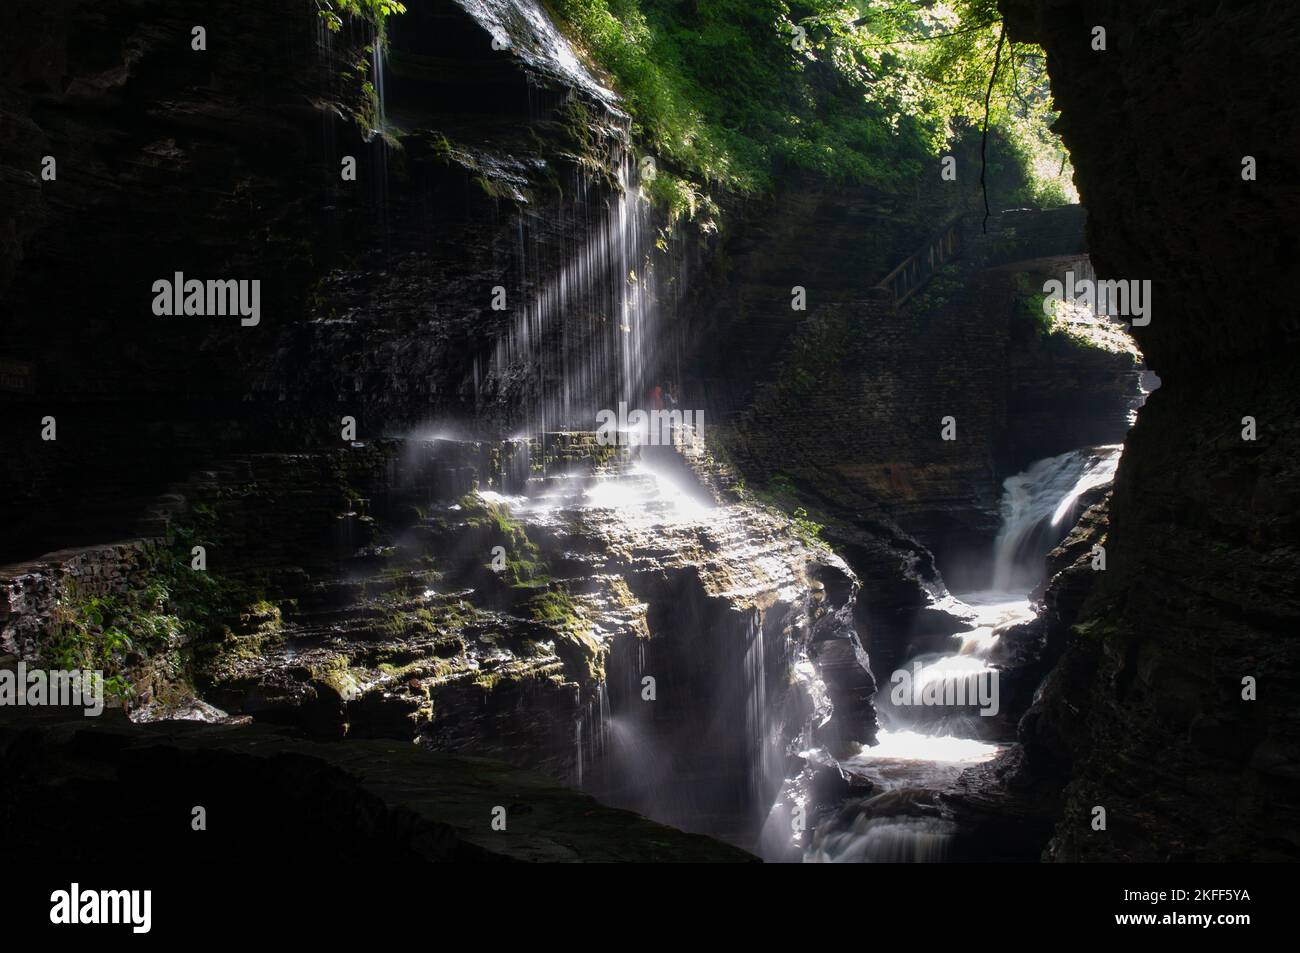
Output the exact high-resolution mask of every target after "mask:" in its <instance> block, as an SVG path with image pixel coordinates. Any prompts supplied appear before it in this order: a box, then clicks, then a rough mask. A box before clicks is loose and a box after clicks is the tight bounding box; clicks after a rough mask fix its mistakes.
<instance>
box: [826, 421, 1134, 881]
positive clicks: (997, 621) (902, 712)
mask: <svg viewBox="0 0 1300 953" xmlns="http://www.w3.org/2000/svg"><path fill="white" fill-rule="evenodd" d="M1121 450H1122V447H1119V446H1108V447H1099V448H1095V449H1091V450H1077V451H1071V452H1069V453H1063V454H1060V455H1059V456H1055V457H1049V458H1047V459H1044V460H1039V461H1037V462H1036V463H1034V464H1032V465H1030V466H1029V467H1028V468H1027V469H1026V470H1025V471H1024V472H1022V473H1017V474H1015V475H1014V476H1011V477H1008V478H1007V479H1006V480H1005V481H1004V482H1003V497H1002V528H1001V531H1000V532H999V533H998V536H997V539H996V541H995V543H994V546H993V552H992V554H991V559H990V562H991V569H992V572H991V578H992V581H993V588H991V589H987V590H981V591H977V592H966V593H958V594H956V598H957V599H958V600H959V601H960V602H962V603H964V604H965V606H966V607H967V608H968V609H969V610H970V615H971V618H972V620H973V621H974V623H975V624H974V626H972V628H971V629H970V630H968V631H967V632H963V633H959V634H958V636H957V638H958V640H959V645H960V648H959V649H958V650H957V651H955V652H937V653H928V654H924V655H919V656H916V657H914V658H912V659H909V660H908V662H907V663H906V666H905V668H904V669H903V670H902V671H905V672H906V673H907V676H908V681H907V684H909V685H910V686H912V687H913V688H914V689H917V688H919V689H920V690H922V691H925V690H927V689H928V690H929V691H930V692H932V693H933V697H937V698H940V699H943V698H955V699H963V698H964V699H966V700H967V701H968V702H969V701H970V700H971V699H974V700H975V701H976V702H977V703H980V702H990V701H992V702H993V703H994V705H995V704H996V693H993V692H992V691H991V689H992V688H993V687H994V686H995V684H996V679H997V677H998V674H997V671H996V669H994V668H993V666H991V665H990V664H989V661H988V658H989V656H990V654H991V652H992V651H993V648H994V646H995V645H996V643H997V640H998V637H999V635H1000V633H1001V632H1002V631H1003V630H1005V629H1006V628H1008V627H1009V626H1012V625H1016V624H1019V623H1021V622H1026V621H1028V620H1030V619H1032V618H1033V617H1034V609H1033V606H1032V604H1031V603H1030V599H1029V594H1030V590H1031V589H1032V588H1033V587H1034V586H1036V585H1037V584H1038V583H1039V582H1041V581H1042V577H1043V574H1044V571H1045V567H1044V564H1043V559H1044V557H1045V556H1046V555H1047V553H1048V552H1049V551H1050V550H1051V549H1052V547H1053V546H1055V545H1056V544H1057V543H1058V542H1060V540H1061V539H1062V538H1063V537H1064V536H1065V535H1066V534H1067V533H1068V532H1069V530H1070V529H1071V528H1072V527H1073V526H1074V523H1075V521H1076V519H1077V518H1078V515H1079V514H1078V512H1077V510H1078V507H1079V502H1080V499H1081V498H1082V497H1083V496H1084V495H1085V494H1087V493H1088V492H1089V491H1090V490H1093V489H1095V488H1097V487H1100V486H1103V485H1105V484H1106V483H1109V482H1110V481H1111V480H1112V479H1113V478H1114V475H1115V470H1116V468H1117V466H1118V465H1119V458H1120V453H1121ZM897 675H898V673H895V678H890V679H888V680H882V682H883V684H882V686H881V689H880V691H879V693H878V694H877V696H876V709H877V712H878V714H879V717H880V722H881V725H882V730H881V731H880V734H879V736H878V743H877V744H876V745H874V746H872V747H864V748H863V749H862V751H861V752H860V753H859V754H858V755H857V756H856V757H853V758H849V759H847V760H846V761H842V762H841V767H842V768H843V769H844V770H846V771H848V772H849V773H851V774H857V775H860V776H862V777H864V778H867V779H868V780H870V781H871V782H872V784H873V786H874V789H875V790H876V791H880V792H883V793H879V794H876V795H875V796H874V797H871V798H869V799H863V800H858V801H851V802H848V803H847V804H846V805H845V806H844V807H842V808H841V809H840V810H839V811H838V812H837V813H836V814H835V815H834V816H833V817H831V818H829V819H828V820H827V821H826V822H825V823H824V824H822V825H819V827H818V829H817V832H816V837H815V838H814V840H813V843H812V844H811V845H810V847H809V848H808V851H807V852H806V854H805V858H804V859H805V860H807V861H812V862H837V863H879V862H891V861H892V862H933V861H942V860H944V859H946V858H947V856H948V852H949V849H950V846H951V842H952V839H953V837H954V836H956V834H957V830H956V828H955V826H954V825H953V824H951V823H950V822H948V821H946V820H944V819H943V818H940V817H937V816H935V815H936V807H935V805H934V803H933V800H932V797H933V793H934V792H936V791H937V790H939V789H941V788H943V787H944V786H946V785H947V784H949V783H951V782H952V781H954V780H955V779H956V778H957V776H958V775H959V774H960V773H961V772H962V771H964V770H966V769H967V768H969V767H970V766H972V765H974V764H978V763H979V762H982V761H986V760H988V759H990V758H992V757H993V756H994V755H996V754H997V752H998V750H999V745H998V744H996V743H995V742H994V741H991V740H988V739H989V737H990V731H989V729H990V728H991V727H992V725H991V722H992V719H986V718H985V716H983V715H981V714H980V712H979V711H977V710H976V709H977V708H978V707H979V705H978V704H968V705H966V706H965V707H960V706H959V707H954V706H952V705H951V704H937V705H929V704H915V698H916V696H915V695H912V696H911V697H910V698H903V699H902V702H903V703H901V704H896V703H895V695H894V689H895V687H896V685H897V684H899V683H901V679H898V680H896V677H897ZM980 688H986V689H989V691H987V692H986V694H985V695H984V696H982V697H981V696H980V694H979V689H980ZM990 696H991V697H990ZM985 707H986V708H990V707H992V706H990V705H986V706H985Z"/></svg>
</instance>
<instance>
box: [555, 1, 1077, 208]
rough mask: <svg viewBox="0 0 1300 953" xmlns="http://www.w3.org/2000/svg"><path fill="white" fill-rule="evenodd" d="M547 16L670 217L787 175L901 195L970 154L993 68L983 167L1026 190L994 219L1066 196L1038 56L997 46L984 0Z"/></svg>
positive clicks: (995, 25)
mask: <svg viewBox="0 0 1300 953" xmlns="http://www.w3.org/2000/svg"><path fill="white" fill-rule="evenodd" d="M547 3H548V5H549V6H550V8H551V9H552V10H553V11H554V13H555V14H556V15H557V17H558V19H559V20H560V21H561V22H562V23H565V24H567V26H568V31H569V33H570V35H571V36H572V37H573V38H574V39H575V42H577V43H578V44H579V45H580V46H582V47H584V48H585V50H586V52H587V53H588V54H589V55H590V57H591V58H592V59H593V60H594V61H595V62H596V63H597V64H598V65H600V66H602V67H603V68H605V69H606V70H607V71H608V72H609V73H610V74H612V77H613V80H614V83H615V85H616V87H617V88H618V90H619V92H620V93H621V94H622V95H623V96H624V97H625V99H626V100H627V103H628V106H629V108H630V109H631V111H632V113H633V116H634V120H635V129H634V131H635V133H636V135H637V137H638V139H639V140H640V141H641V142H642V143H643V144H644V145H645V146H646V147H647V148H649V149H651V150H653V151H654V153H655V154H656V156H657V159H658V164H659V172H660V174H659V175H658V176H657V177H656V178H655V180H654V182H653V183H652V185H651V190H652V191H653V192H655V193H656V195H657V196H658V197H659V198H660V199H661V200H664V201H666V202H667V203H668V204H669V205H670V206H671V207H672V208H673V211H674V212H675V213H679V214H680V213H683V212H685V213H693V212H694V211H696V210H697V209H698V208H699V207H701V206H704V207H708V204H709V199H708V195H709V193H711V192H716V191H731V192H737V193H741V194H745V193H755V192H763V191H765V190H767V189H769V188H770V187H771V185H772V183H773V181H774V178H775V177H776V176H777V175H779V174H781V173H783V172H786V171H803V172H810V173H813V174H816V175H820V176H825V177H826V178H828V179H830V180H832V181H837V182H845V183H871V184H875V185H879V186H880V187H882V188H886V189H890V190H898V189H902V188H911V187H912V184H913V183H914V182H915V180H916V179H917V177H918V176H920V175H922V174H923V173H924V171H925V170H926V169H927V168H928V167H929V166H930V165H931V163H932V162H933V161H934V159H935V157H936V156H937V155H938V154H939V153H940V152H941V151H942V150H944V149H946V148H948V147H949V146H950V145H951V144H952V143H955V142H957V141H959V140H962V139H966V140H967V141H968V142H969V141H970V139H971V137H972V136H973V138H974V139H975V140H978V138H979V132H980V127H981V125H982V122H983V116H984V100H985V95H986V92H987V88H988V83H989V76H990V75H991V74H992V73H993V64H994V61H995V59H996V60H997V61H998V67H999V68H998V71H997V80H996V82H995V84H994V88H993V92H992V96H991V98H990V103H989V110H990V123H991V127H992V132H991V135H990V156H989V159H990V163H991V164H992V162H993V161H994V160H995V158H1000V159H1001V161H1003V162H1006V161H1007V160H1010V164H1012V165H1014V166H1017V167H1018V169H1017V171H1018V172H1019V174H1020V178H1021V180H1022V181H1024V182H1026V183H1028V187H1027V189H1026V190H1025V191H1026V193H1027V194H1023V195H1018V196H1004V197H1003V204H1006V202H1007V201H1011V202H1015V201H1039V202H1043V201H1046V202H1052V201H1062V200H1064V198H1065V194H1066V192H1067V191H1068V188H1069V186H1068V166H1067V165H1066V163H1065V161H1064V152H1063V151H1062V150H1061V148H1060V146H1059V144H1058V141H1057V140H1056V138H1055V137H1054V136H1053V135H1052V134H1051V133H1050V132H1049V131H1048V129H1047V126H1048V124H1049V122H1050V120H1051V119H1052V114H1051V112H1050V109H1049V106H1048V96H1047V92H1048V90H1047V80H1046V74H1045V70H1044V68H1043V61H1042V57H1041V54H1040V52H1039V51H1038V50H1036V49H1029V48H1026V47H1023V46H1020V45H1015V44H1012V43H1010V41H1004V40H1003V39H1002V38H1001V34H1000V29H1001V25H1000V19H999V14H998V11H997V7H996V3H995V2H994V0H954V2H952V3H944V4H926V5H921V4H917V3H912V2H906V0H789V2H786V0H687V2H667V0H547ZM976 144H978V143H976ZM995 151H996V152H998V153H1000V154H1001V155H1000V156H995V154H994V153H995ZM934 168H935V169H936V172H935V174H936V175H937V174H938V173H937V164H935V166H934Z"/></svg>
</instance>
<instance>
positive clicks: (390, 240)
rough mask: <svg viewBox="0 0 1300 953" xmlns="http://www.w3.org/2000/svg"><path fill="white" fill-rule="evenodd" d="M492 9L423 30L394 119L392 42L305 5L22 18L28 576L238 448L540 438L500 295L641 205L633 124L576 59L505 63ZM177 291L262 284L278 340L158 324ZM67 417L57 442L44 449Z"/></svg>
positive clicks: (13, 71)
mask: <svg viewBox="0 0 1300 953" xmlns="http://www.w3.org/2000/svg"><path fill="white" fill-rule="evenodd" d="M482 6H483V5H481V4H469V5H467V8H463V7H461V6H459V5H456V4H452V3H447V4H438V5H431V6H430V7H426V6H425V5H419V7H417V8H416V9H415V10H413V11H411V12H410V14H409V15H408V16H407V18H406V22H405V23H404V24H403V25H402V26H401V28H400V35H396V36H394V37H393V38H391V45H390V46H389V47H388V55H389V57H390V59H391V62H390V63H389V64H388V65H387V66H386V67H385V68H384V74H385V77H386V79H387V85H386V87H385V95H384V99H383V100H382V101H381V100H380V99H379V98H378V97H377V96H375V95H371V93H370V91H369V85H368V84H369V83H370V81H371V80H373V79H374V74H375V71H376V67H375V62H376V54H375V53H374V46H375V43H376V29H375V26H374V25H373V24H370V23H367V22H365V21H363V20H347V21H345V24H344V29H343V30H342V31H341V32H340V33H338V34H332V33H330V32H328V31H327V30H325V28H324V26H323V24H322V23H321V21H320V20H319V18H318V17H317V15H316V10H315V7H314V5H313V4H311V3H308V2H297V0H277V2H272V3H235V4H232V5H227V6H225V7H223V8H222V9H221V11H220V15H219V16H218V14H217V12H216V10H215V9H214V8H213V7H212V6H211V5H210V4H206V3H202V2H197V0H195V2H181V3H161V2H159V3H152V2H144V3H125V2H110V3H107V4H105V3H85V2H81V0H60V2H58V3H55V4H51V5H48V6H46V7H44V8H42V9H41V10H40V11H37V10H26V11H18V12H17V13H16V14H15V22H14V23H13V24H12V26H13V29H8V30H6V31H5V37H4V40H3V42H4V44H5V46H4V48H3V50H0V53H2V54H3V55H0V59H2V60H3V63H4V66H3V73H2V74H0V130H2V131H3V135H2V136H0V143H2V144H0V170H2V171H3V175H0V189H3V193H2V195H3V202H0V207H3V210H4V211H3V213H2V214H3V215H4V216H5V221H4V224H3V227H0V242H2V243H3V244H0V313H3V315H4V320H5V329H6V333H5V338H4V341H3V344H0V361H2V362H3V364H2V365H0V366H2V367H3V369H4V374H3V376H2V377H0V382H2V383H0V387H2V388H3V389H2V390H0V399H3V400H4V402H5V406H6V407H7V408H8V409H7V411H6V413H5V414H4V415H3V418H4V420H3V423H2V424H0V426H2V427H3V428H4V431H3V439H4V442H5V445H6V447H11V448H13V449H12V452H8V453H6V454H5V458H4V463H3V466H4V468H5V470H4V478H5V486H6V487H7V488H8V490H7V492H6V493H5V500H4V504H3V505H4V507H5V508H4V510H3V513H0V517H2V518H3V521H4V523H5V525H6V528H7V531H6V533H5V534H4V539H3V544H2V545H0V554H2V556H3V557H8V558H26V557H31V556H35V555H38V554H39V553H40V552H41V551H44V550H49V549H53V548H57V547H58V546H61V545H71V544H73V543H84V542H96V541H102V540H103V539H106V538H110V539H111V538H114V536H115V535H118V536H121V535H128V534H129V533H130V532H131V531H132V529H133V528H134V527H133V520H134V513H135V512H136V511H137V510H138V509H139V508H140V506H141V504H143V503H144V501H145V500H147V499H149V498H151V497H153V496H155V495H156V494H157V493H158V492H160V491H161V490H162V488H163V487H165V485H166V484H167V483H168V482H171V481H175V480H179V479H183V478H184V477H185V476H186V475H187V474H188V473H189V472H191V471H192V470H193V469H194V468H195V466H197V465H198V464H200V463H202V462H204V458H205V457H207V458H209V459H210V455H211V454H212V453H213V451H216V452H218V453H219V452H220V451H221V450H222V449H223V448H239V449H249V448H260V449H273V450H274V449H281V448H283V447H285V446H289V447H300V446H304V445H311V444H313V443H317V442H333V441H334V440H336V439H337V436H338V432H339V419H340V417H341V416H343V415H350V416H353V417H355V418H356V420H357V421H358V426H359V428H360V433H361V434H362V435H363V436H368V437H374V436H378V435H379V434H380V433H381V432H389V431H401V430H404V429H405V428H406V427H407V426H409V425H411V424H413V423H415V422H418V421H422V420H425V419H427V418H430V417H436V416H439V415H443V414H449V413H454V414H461V415H474V414H475V413H477V414H478V415H479V416H481V417H482V418H484V419H486V420H489V421H495V422H497V423H500V424H502V425H508V424H511V423H512V422H516V421H517V420H518V418H519V416H520V414H521V413H522V411H523V408H524V407H525V406H526V401H525V398H526V394H525V393H524V392H523V390H522V387H521V385H520V384H519V383H518V382H515V381H512V380H511V379H510V377H509V371H510V369H509V368H507V374H506V375H505V376H504V378H503V377H502V376H501V375H497V376H493V375H491V374H489V368H490V365H491V356H492V353H493V348H494V345H495V342H496V340H497V339H498V338H499V337H500V336H501V335H502V334H503V333H504V332H505V331H506V330H507V329H508V327H509V320H510V318H509V315H508V314H507V313H506V312H502V311H496V310H493V309H492V307H491V300H492V289H493V288H494V287H496V286H502V287H504V288H506V289H507V292H508V295H509V300H510V301H511V302H512V303H513V302H518V301H520V300H525V299H526V298H527V297H528V296H529V295H530V294H532V293H534V292H535V291H536V288H535V283H536V282H537V281H538V280H540V278H541V277H543V276H546V275H549V274H550V273H552V272H554V271H555V270H556V269H557V268H558V266H559V264H562V263H563V262H565V261H567V259H568V257H569V256H570V254H571V252H572V249H573V248H574V247H575V246H579V245H581V243H582V242H583V241H584V240H585V238H586V236H587V234H588V232H589V230H590V229H591V228H592V226H593V223H594V222H596V221H598V220H599V217H600V212H601V211H602V210H603V209H604V208H605V204H606V202H607V200H608V199H609V198H610V196H611V195H613V194H615V193H616V191H617V189H616V187H615V185H614V182H613V179H614V176H615V174H616V172H617V168H618V160H617V154H619V153H620V152H621V150H623V149H624V147H625V146H626V138H625V134H624V131H623V130H624V127H625V125H626V117H625V116H623V115H622V113H621V112H620V111H619V110H618V108H617V106H616V105H615V104H614V103H613V100H612V96H611V94H609V93H608V92H607V91H605V90H603V89H602V88H601V87H600V86H599V84H597V83H596V82H595V81H594V80H592V79H591V78H590V76H589V75H588V74H586V73H585V71H583V70H582V68H581V67H580V66H578V65H577V64H576V61H575V62H574V63H571V64H565V63H561V64H559V65H557V64H556V63H555V62H553V61H552V59H548V58H547V57H546V56H543V55H541V54H540V53H538V52H537V50H539V49H543V48H544V44H545V42H546V38H545V37H538V36H537V35H536V29H537V28H536V26H535V25H532V24H530V23H527V22H524V23H520V24H515V25H514V26H513V27H512V28H515V29H516V31H517V33H518V37H517V39H516V41H515V46H514V47H512V48H511V49H510V50H495V49H493V47H492V42H491V41H492V33H491V32H490V31H491V29H493V28H494V27H493V24H494V23H495V21H494V20H493V19H492V18H491V16H489V14H488V13H486V12H485V11H484V10H483V9H482ZM195 25H202V26H204V27H205V29H206V30H207V49H206V50H203V51H197V50H194V49H192V45H191V44H192V38H191V30H192V28H193V27H194V26H195ZM395 29H397V28H395ZM552 30H553V28H552ZM561 42H562V41H561ZM560 52H561V53H562V52H563V50H562V49H561V50H560ZM554 55H555V53H554V51H552V53H551V57H552V58H553V57H554ZM570 57H571V51H570ZM566 70H567V72H566ZM380 85H383V84H380ZM389 104H391V110H392V113H391V115H388V114H387V113H386V112H385V113H384V114H381V107H383V109H384V110H387V109H388V107H389ZM381 126H382V127H383V128H382V130H380V129H379V127H381ZM385 138H386V139H387V140H388V141H389V146H388V147H384V146H383V145H381V139H385ZM44 156H51V157H53V158H54V160H55V161H56V166H55V169H56V178H54V179H53V180H50V181H45V180H42V179H41V178H40V175H41V172H42V168H43V165H42V160H43V157H44ZM345 156H351V157H353V158H355V160H356V162H357V173H356V179H355V181H345V180H344V179H343V178H342V161H343V157H345ZM177 272H180V273H183V274H184V275H185V276H187V277H188V278H199V279H204V280H206V279H235V280H258V281H260V282H261V286H260V288H261V301H260V312H261V313H260V320H259V323H258V324H257V325H256V326H254V327H243V326H241V325H240V322H239V319H238V318H234V317H197V316H188V317H159V316H156V315H154V314H153V312H152V307H151V306H152V302H153V291H152V286H153V282H154V281H156V280H158V279H162V278H167V279H171V278H172V276H173V275H174V274H175V273H177ZM581 333H582V332H581V331H579V332H575V336H580V335H581ZM587 333H590V332H587ZM514 373H516V374H518V375H526V373H527V369H526V368H515V369H514ZM47 415H48V416H53V417H55V418H56V420H57V423H58V437H59V439H58V440H57V442H43V441H41V440H40V439H39V437H40V429H39V428H40V421H41V419H42V418H43V417H45V416H47Z"/></svg>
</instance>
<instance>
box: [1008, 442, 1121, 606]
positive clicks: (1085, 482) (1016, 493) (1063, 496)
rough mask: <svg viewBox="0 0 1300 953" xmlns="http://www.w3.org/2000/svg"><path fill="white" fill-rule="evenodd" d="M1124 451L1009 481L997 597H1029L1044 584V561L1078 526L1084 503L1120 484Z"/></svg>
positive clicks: (1090, 453)
mask: <svg viewBox="0 0 1300 953" xmlns="http://www.w3.org/2000/svg"><path fill="white" fill-rule="evenodd" d="M1121 449H1122V448H1121V447H1119V446H1111V447H1099V448H1097V449H1095V450H1075V451H1071V452H1070V453H1063V454H1061V455H1060V456H1056V457H1048V458H1047V459H1045V460H1039V461H1038V462H1037V463H1035V464H1033V465H1032V466H1030V467H1029V468H1028V469H1027V470H1025V471H1024V472H1023V473H1017V474H1016V475H1015V476H1011V477H1007V479H1006V480H1005V481H1004V482H1003V484H1002V486H1003V496H1002V530H1001V532H999V533H998V538H997V541H996V543H995V544H994V556H993V589H994V590H995V591H999V592H1013V591H1019V590H1022V589H1023V590H1024V591H1025V592H1028V591H1029V590H1030V589H1031V588H1032V587H1033V586H1035V585H1036V584H1037V583H1038V582H1039V580H1040V579H1041V577H1042V572H1043V565H1042V560H1043V556H1045V555H1046V554H1047V552H1048V551H1049V550H1050V549H1051V548H1052V546H1054V545H1055V544H1056V543H1057V542H1058V541H1060V539H1061V537H1062V536H1064V535H1065V533H1066V532H1068V531H1069V529H1070V527H1072V526H1073V525H1074V521H1075V519H1077V518H1078V514H1077V513H1076V512H1075V509H1076V504H1077V503H1078V501H1079V498H1080V497H1081V496H1083V494H1085V493H1087V492H1088V491H1089V490H1091V489H1094V488H1096V487H1099V486H1102V485H1104V484H1106V483H1109V482H1110V481H1111V480H1113V479H1114V478H1115V468H1116V467H1117V466H1118V465H1119V456H1120V451H1121Z"/></svg>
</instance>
